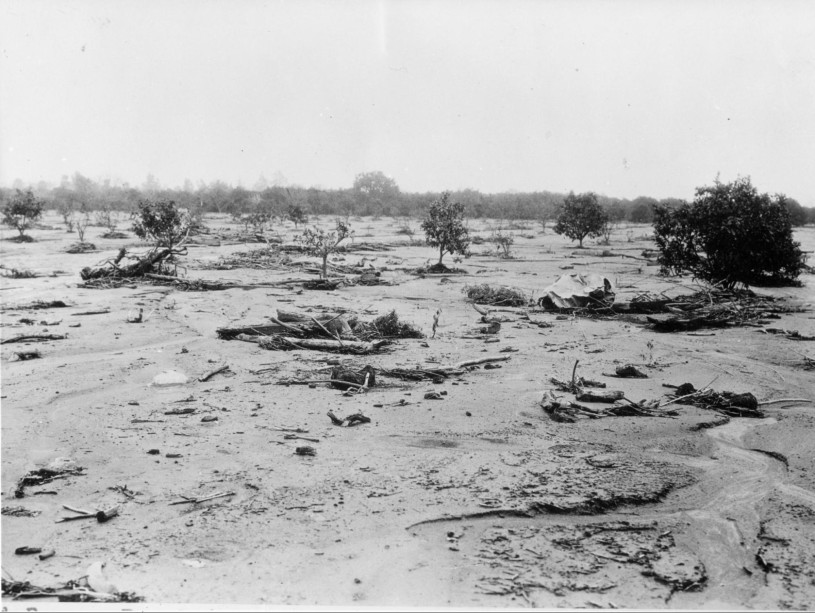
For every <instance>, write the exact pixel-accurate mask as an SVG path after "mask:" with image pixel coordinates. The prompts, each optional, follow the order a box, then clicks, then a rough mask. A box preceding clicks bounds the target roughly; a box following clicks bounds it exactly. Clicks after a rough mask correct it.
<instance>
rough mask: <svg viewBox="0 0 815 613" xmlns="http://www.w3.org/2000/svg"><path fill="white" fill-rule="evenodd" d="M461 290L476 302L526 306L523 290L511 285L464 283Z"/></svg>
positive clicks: (493, 304)
mask: <svg viewBox="0 0 815 613" xmlns="http://www.w3.org/2000/svg"><path fill="white" fill-rule="evenodd" d="M463 291H464V293H465V294H466V295H467V298H469V299H470V300H472V301H473V302H475V303H476V304H489V305H492V306H526V304H527V302H528V301H527V299H526V297H525V296H524V294H523V292H521V291H520V290H517V289H513V288H511V287H503V286H500V287H493V286H491V285H488V284H486V283H482V284H481V285H466V286H465V287H464V290H463Z"/></svg>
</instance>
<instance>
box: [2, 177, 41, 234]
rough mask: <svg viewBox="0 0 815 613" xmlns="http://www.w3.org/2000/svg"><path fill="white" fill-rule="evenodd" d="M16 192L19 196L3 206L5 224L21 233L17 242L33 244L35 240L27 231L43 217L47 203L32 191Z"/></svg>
mask: <svg viewBox="0 0 815 613" xmlns="http://www.w3.org/2000/svg"><path fill="white" fill-rule="evenodd" d="M16 192H17V194H16V195H14V196H13V197H12V198H11V200H9V201H8V202H6V204H5V205H4V206H3V223H4V224H5V225H7V226H10V227H12V228H16V229H17V231H18V232H19V233H20V236H18V237H17V240H20V241H23V242H31V241H33V240H34V239H33V238H31V237H30V236H28V235H27V234H26V233H25V231H26V230H28V229H29V228H30V227H31V226H33V225H34V222H35V221H37V220H38V219H39V218H40V217H42V212H43V208H44V207H45V202H44V201H43V200H41V199H39V198H37V197H36V196H34V193H33V192H32V191H31V190H30V189H28V190H26V191H24V192H23V191H20V190H19V189H18V190H16Z"/></svg>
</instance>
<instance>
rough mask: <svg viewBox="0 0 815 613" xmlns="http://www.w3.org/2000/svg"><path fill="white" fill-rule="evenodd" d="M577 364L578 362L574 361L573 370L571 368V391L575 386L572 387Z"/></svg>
mask: <svg viewBox="0 0 815 613" xmlns="http://www.w3.org/2000/svg"><path fill="white" fill-rule="evenodd" d="M579 363H580V360H575V361H574V368H572V385H571V388H572V389H574V388H575V385H574V376H575V374H577V365H578V364H579Z"/></svg>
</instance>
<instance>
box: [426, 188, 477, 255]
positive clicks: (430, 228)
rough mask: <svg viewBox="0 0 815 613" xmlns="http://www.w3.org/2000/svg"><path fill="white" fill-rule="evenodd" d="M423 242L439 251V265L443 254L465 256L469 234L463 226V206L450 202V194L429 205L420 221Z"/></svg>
mask: <svg viewBox="0 0 815 613" xmlns="http://www.w3.org/2000/svg"><path fill="white" fill-rule="evenodd" d="M422 230H424V233H425V241H426V242H427V244H428V245H430V246H431V247H437V248H438V250H439V265H441V261H442V259H443V258H444V254H445V253H449V254H451V255H452V254H456V253H459V254H461V255H467V248H468V247H469V246H470V234H469V231H468V230H467V227H466V226H465V225H464V205H463V204H461V203H460V202H451V201H450V192H444V193H442V195H441V197H440V198H438V199H437V200H434V201H433V202H431V203H430V208H429V209H428V211H427V215H426V216H425V218H424V221H422Z"/></svg>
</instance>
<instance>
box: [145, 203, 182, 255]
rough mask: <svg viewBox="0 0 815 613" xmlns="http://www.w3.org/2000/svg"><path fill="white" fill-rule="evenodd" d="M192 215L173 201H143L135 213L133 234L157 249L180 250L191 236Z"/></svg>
mask: <svg viewBox="0 0 815 613" xmlns="http://www.w3.org/2000/svg"><path fill="white" fill-rule="evenodd" d="M190 223H191V219H190V215H189V213H188V212H187V211H186V210H184V209H179V208H178V207H177V206H176V204H175V201H173V200H156V201H152V200H142V201H140V202H139V205H138V208H137V209H136V210H135V211H134V212H133V232H134V233H135V234H136V236H138V237H139V238H141V239H142V240H151V241H153V243H154V247H155V249H161V248H163V249H169V250H170V251H173V250H177V249H179V248H180V247H181V246H182V245H183V244H184V241H185V240H186V239H187V237H188V236H189V234H190Z"/></svg>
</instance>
